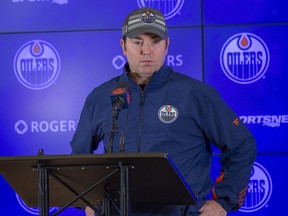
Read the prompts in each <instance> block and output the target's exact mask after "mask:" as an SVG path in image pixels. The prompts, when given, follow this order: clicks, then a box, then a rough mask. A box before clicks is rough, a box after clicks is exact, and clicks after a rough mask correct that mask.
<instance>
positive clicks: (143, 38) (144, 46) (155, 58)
mask: <svg viewBox="0 0 288 216" xmlns="http://www.w3.org/2000/svg"><path fill="white" fill-rule="evenodd" d="M121 46H122V50H123V53H124V55H125V56H126V57H127V61H128V63H129V66H130V72H132V73H137V74H138V76H141V77H146V78H148V77H150V76H151V75H152V74H153V73H154V72H155V71H158V70H159V69H160V67H161V66H162V65H163V64H164V61H165V57H166V55H167V52H168V46H169V38H168V39H167V40H163V39H162V38H160V37H159V36H157V35H155V34H151V33H147V34H140V35H138V36H137V37H135V38H128V37H127V38H126V42H124V41H123V40H122V39H121Z"/></svg>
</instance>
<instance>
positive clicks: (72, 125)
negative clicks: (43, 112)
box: [14, 120, 77, 134]
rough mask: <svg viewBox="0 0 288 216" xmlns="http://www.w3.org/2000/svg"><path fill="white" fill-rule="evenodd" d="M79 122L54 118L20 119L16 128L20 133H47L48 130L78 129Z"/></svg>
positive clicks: (64, 130) (68, 130) (69, 130)
mask: <svg viewBox="0 0 288 216" xmlns="http://www.w3.org/2000/svg"><path fill="white" fill-rule="evenodd" d="M76 126H77V122H76V121H74V120H60V121H57V120H53V121H50V122H48V121H31V122H28V123H27V122H26V121H24V120H19V121H17V122H16V123H15V125H14V129H15V131H16V132H17V133H18V134H25V133H26V132H28V131H29V132H31V133H46V132H54V133H55V132H71V131H76Z"/></svg>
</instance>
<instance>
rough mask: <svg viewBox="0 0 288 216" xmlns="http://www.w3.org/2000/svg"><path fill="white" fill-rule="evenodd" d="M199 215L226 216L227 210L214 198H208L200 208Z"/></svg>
mask: <svg viewBox="0 0 288 216" xmlns="http://www.w3.org/2000/svg"><path fill="white" fill-rule="evenodd" d="M199 213H200V214H199V216H226V215H227V212H226V211H225V210H224V209H223V208H222V206H221V205H220V204H219V203H217V202H216V201H214V200H208V201H207V202H206V203H205V204H204V205H203V206H202V208H201V209H200V210H199Z"/></svg>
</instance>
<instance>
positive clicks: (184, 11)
mask: <svg viewBox="0 0 288 216" xmlns="http://www.w3.org/2000/svg"><path fill="white" fill-rule="evenodd" d="M111 5H113V7H111ZM124 5H125V6H124ZM199 5H200V0H197V1H187V0H172V1H171V0H166V1H163V0H161V1H154V0H153V1H152V0H151V1H147V0H138V1H137V0H123V1H118V0H109V1H95V0H85V1H83V0H70V1H69V0H33V1H30V0H5V1H0V20H2V21H1V22H0V32H22V31H59V30H60V31H63V30H64V31H65V30H89V29H115V28H116V29H121V28H122V23H123V20H124V19H125V17H126V15H127V14H128V13H129V12H130V11H132V10H134V9H137V8H138V7H139V6H141V7H143V6H150V7H154V8H159V9H160V10H161V11H162V12H163V13H164V15H165V16H166V17H167V18H168V22H167V23H168V25H169V26H179V25H180V26H191V25H198V26H199V25H200V7H199ZM172 17H173V19H172Z"/></svg>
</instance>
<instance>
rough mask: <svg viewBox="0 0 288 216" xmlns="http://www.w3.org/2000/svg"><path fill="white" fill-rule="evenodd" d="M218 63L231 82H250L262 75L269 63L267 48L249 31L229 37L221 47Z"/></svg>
mask: <svg viewBox="0 0 288 216" xmlns="http://www.w3.org/2000/svg"><path fill="white" fill-rule="evenodd" d="M220 63H221V67H222V70H223V72H224V74H225V75H226V76H227V77H228V78H229V79H230V80H232V81H233V82H235V83H239V84H250V83H253V82H256V81H257V80H259V79H260V78H262V77H263V76H264V74H265V73H266V71H267V69H268V65H269V50H268V48H267V46H266V44H265V43H264V41H263V40H262V39H261V38H260V37H258V36H257V35H254V34H251V33H240V34H236V35H233V36H232V37H230V38H229V39H228V40H227V41H226V43H225V44H224V46H223V47H222V50H221V54H220Z"/></svg>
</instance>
